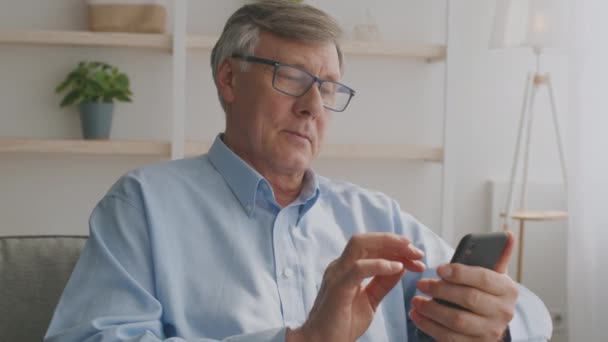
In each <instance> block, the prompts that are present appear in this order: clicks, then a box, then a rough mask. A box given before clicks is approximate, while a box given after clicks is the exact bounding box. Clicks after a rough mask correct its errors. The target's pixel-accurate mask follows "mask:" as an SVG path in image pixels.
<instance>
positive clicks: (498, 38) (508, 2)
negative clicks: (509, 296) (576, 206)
mask: <svg viewBox="0 0 608 342" xmlns="http://www.w3.org/2000/svg"><path fill="white" fill-rule="evenodd" d="M560 9H561V6H560V3H559V0H498V1H497V7H496V15H495V19H494V30H493V32H492V37H491V39H490V48H508V47H525V48H528V49H531V50H532V52H533V53H534V55H535V56H536V70H535V71H533V72H529V73H528V76H527V78H526V84H525V87H524V96H523V104H522V107H521V115H520V121H519V129H518V133H517V140H516V144H515V153H514V157H513V164H512V166H511V176H510V181H509V190H508V191H509V192H508V195H507V201H506V205H505V210H504V212H503V213H502V215H501V216H502V228H503V230H510V227H509V222H510V220H511V219H514V220H516V221H519V248H518V254H517V275H516V280H517V281H518V282H521V280H522V264H523V249H524V236H525V224H526V222H527V221H550V220H563V219H565V218H566V217H567V213H566V212H562V211H555V210H550V211H532V210H527V202H526V201H527V196H528V167H529V164H530V163H529V162H530V139H531V136H532V125H533V122H534V120H533V119H534V101H535V99H536V95H537V94H538V92H539V91H540V90H542V89H543V88H546V89H547V91H548V94H549V100H550V105H551V114H552V120H553V126H554V129H555V137H556V141H557V149H558V152H559V158H560V163H561V169H562V175H563V181H564V187H566V188H567V170H566V158H565V156H564V146H563V142H562V135H561V131H560V127H559V121H558V115H557V106H556V103H555V95H554V92H553V85H552V83H551V75H550V74H549V73H541V68H540V61H541V56H542V54H543V51H544V50H545V49H546V48H552V47H558V46H559V44H560V37H561V32H560V30H561V27H562V25H561V23H562V20H561V18H562V12H561V11H560ZM524 140H525V142H524ZM522 143H523V144H522ZM522 149H523V151H522ZM522 152H523V179H522V183H521V186H522V188H521V194H520V203H519V209H518V210H514V209H513V206H514V203H513V202H514V200H513V194H514V191H515V185H516V178H517V177H516V176H517V170H518V166H519V163H520V160H521V157H522V155H521V153H522Z"/></svg>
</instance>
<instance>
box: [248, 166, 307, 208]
mask: <svg viewBox="0 0 608 342" xmlns="http://www.w3.org/2000/svg"><path fill="white" fill-rule="evenodd" d="M259 171H260V170H258V172H259ZM260 173H261V174H262V176H264V178H266V180H267V181H268V183H270V187H271V188H272V191H273V192H274V197H275V199H276V201H277V203H278V204H279V205H280V206H281V208H284V207H286V206H287V205H289V204H290V203H292V202H293V201H295V200H296V198H298V196H299V195H300V192H302V188H303V187H304V173H302V174H300V175H294V176H292V175H289V176H285V175H278V176H277V175H267V174H264V173H263V172H260Z"/></svg>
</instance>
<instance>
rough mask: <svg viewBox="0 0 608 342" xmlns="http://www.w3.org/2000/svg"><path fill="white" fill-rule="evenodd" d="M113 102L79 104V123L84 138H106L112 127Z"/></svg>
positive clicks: (108, 136)
mask: <svg viewBox="0 0 608 342" xmlns="http://www.w3.org/2000/svg"><path fill="white" fill-rule="evenodd" d="M113 112H114V103H97V102H87V103H81V104H80V124H81V126H82V137H83V138H84V139H108V138H110V130H111V128H112V113H113Z"/></svg>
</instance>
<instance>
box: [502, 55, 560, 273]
mask: <svg viewBox="0 0 608 342" xmlns="http://www.w3.org/2000/svg"><path fill="white" fill-rule="evenodd" d="M534 52H535V54H536V57H537V63H536V71H535V72H529V73H528V76H527V78H526V85H525V90H524V98H523V104H522V108H521V116H520V120H519V130H518V133H517V142H516V145H515V156H514V158H513V165H512V168H511V178H510V182H509V194H508V196H507V203H506V206H505V207H506V209H505V212H504V213H503V214H502V215H501V216H503V222H502V228H503V230H505V231H508V230H510V229H509V220H510V219H515V220H519V250H518V253H517V282H521V280H522V263H523V249H524V230H525V222H526V221H548V220H561V219H565V218H566V217H567V214H566V213H565V212H558V211H529V210H526V199H527V195H528V166H529V161H530V138H531V136H532V123H533V118H534V115H533V114H534V110H533V109H534V100H535V98H536V94H537V93H538V91H539V90H540V88H542V87H546V88H547V91H548V93H549V99H550V102H551V112H552V117H553V123H554V127H555V135H556V139H557V148H558V150H559V157H560V162H561V168H562V175H563V178H564V187H565V188H566V189H567V184H568V183H567V182H568V179H567V173H566V158H565V157H564V147H563V143H562V135H561V132H560V128H559V122H558V117H557V106H556V105H555V98H554V95H553V85H552V83H551V76H550V74H549V73H544V74H542V73H540V55H541V50H540V49H535V50H534ZM524 134H525V137H524ZM524 138H525V139H526V141H525V148H524V160H523V163H524V164H523V181H522V188H521V197H520V208H521V209H520V210H518V211H515V212H514V211H513V192H514V190H515V178H516V174H517V169H518V165H519V160H520V152H521V147H522V146H521V145H522V140H523V139H524Z"/></svg>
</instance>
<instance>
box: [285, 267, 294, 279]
mask: <svg viewBox="0 0 608 342" xmlns="http://www.w3.org/2000/svg"><path fill="white" fill-rule="evenodd" d="M291 276H293V270H292V269H291V268H289V267H285V268H284V269H283V277H285V278H291Z"/></svg>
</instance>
